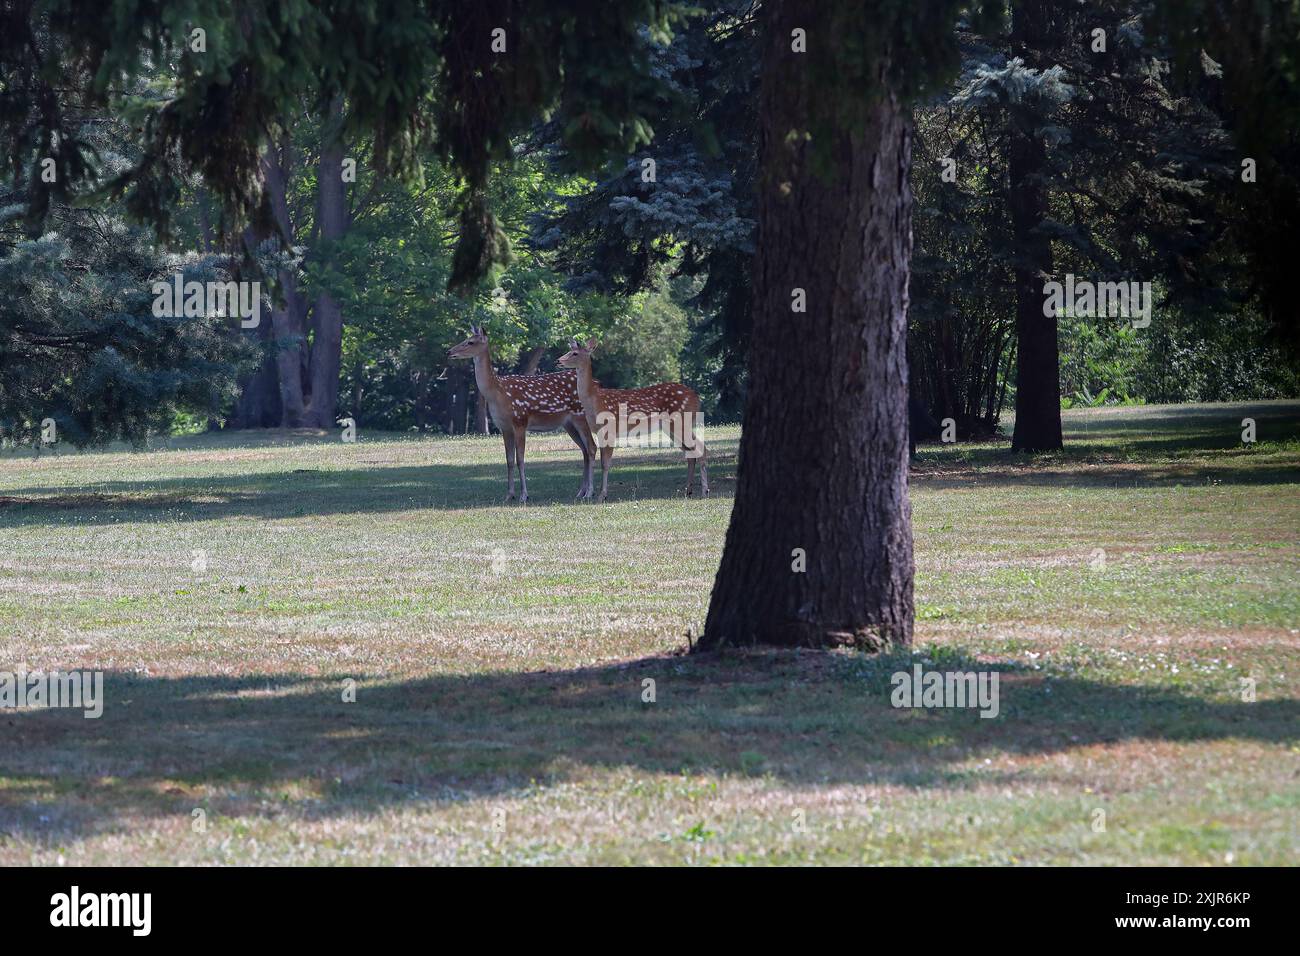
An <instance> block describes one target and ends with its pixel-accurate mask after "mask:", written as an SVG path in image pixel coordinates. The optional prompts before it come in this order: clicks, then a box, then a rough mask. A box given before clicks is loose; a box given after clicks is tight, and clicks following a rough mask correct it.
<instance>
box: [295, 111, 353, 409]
mask: <svg viewBox="0 0 1300 956" xmlns="http://www.w3.org/2000/svg"><path fill="white" fill-rule="evenodd" d="M342 115H343V110H342V105H341V104H340V103H338V102H336V103H335V104H334V105H333V106H332V107H331V109H330V114H329V122H328V126H327V129H326V132H325V141H324V143H323V144H322V146H321V153H320V164H319V166H318V167H317V168H318V175H317V178H316V190H317V193H316V198H317V212H316V222H317V225H318V226H319V234H320V244H321V248H322V250H323V252H324V255H326V256H329V255H330V254H331V252H332V247H333V244H334V243H335V242H337V241H338V240H339V239H342V238H343V236H344V235H345V234H346V233H347V231H348V204H347V194H346V192H345V190H344V188H343V141H342V139H341V138H340V136H339V129H338V126H339V123H340V122H341V120H342ZM311 327H312V343H311V405H310V407H309V408H308V416H307V417H308V423H309V424H311V425H314V426H315V427H317V428H333V427H334V426H335V424H336V422H335V418H336V416H337V412H338V399H339V367H340V363H341V362H342V358H343V310H342V307H341V306H340V305H339V303H338V302H337V301H335V299H334V297H333V296H332V295H330V294H329V293H328V292H321V293H320V294H319V295H318V296H317V298H316V304H315V306H314V307H313V308H312V326H311ZM354 411H355V409H354Z"/></svg>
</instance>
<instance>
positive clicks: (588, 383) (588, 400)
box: [574, 362, 600, 415]
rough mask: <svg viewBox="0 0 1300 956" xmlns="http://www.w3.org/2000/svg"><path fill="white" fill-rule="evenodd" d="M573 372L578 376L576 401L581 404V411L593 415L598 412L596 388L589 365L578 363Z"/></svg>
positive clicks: (598, 404)
mask: <svg viewBox="0 0 1300 956" xmlns="http://www.w3.org/2000/svg"><path fill="white" fill-rule="evenodd" d="M574 371H575V372H576V373H577V375H578V401H580V402H582V408H583V411H585V412H587V413H588V414H592V415H594V414H595V413H596V412H598V411H600V403H599V402H598V401H597V399H599V397H600V396H599V394H598V391H599V389H598V387H597V385H596V381H595V379H593V378H592V377H591V363H590V362H582V363H579V365H578V366H577V368H575V369H574Z"/></svg>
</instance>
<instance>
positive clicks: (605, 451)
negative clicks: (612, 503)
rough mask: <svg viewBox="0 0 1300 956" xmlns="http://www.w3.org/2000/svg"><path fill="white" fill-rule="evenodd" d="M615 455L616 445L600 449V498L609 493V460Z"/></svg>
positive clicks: (603, 498) (602, 498)
mask: <svg viewBox="0 0 1300 956" xmlns="http://www.w3.org/2000/svg"><path fill="white" fill-rule="evenodd" d="M613 457H614V447H613V446H612V445H606V446H605V447H603V448H601V450H600V500H601V501H602V502H604V500H605V496H606V495H607V494H609V461H610V459H611V458H613Z"/></svg>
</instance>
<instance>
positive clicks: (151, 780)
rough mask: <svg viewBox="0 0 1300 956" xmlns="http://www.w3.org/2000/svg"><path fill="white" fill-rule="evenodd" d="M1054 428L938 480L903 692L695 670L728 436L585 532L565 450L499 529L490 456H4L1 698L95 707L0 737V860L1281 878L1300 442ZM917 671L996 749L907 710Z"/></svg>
mask: <svg viewBox="0 0 1300 956" xmlns="http://www.w3.org/2000/svg"><path fill="white" fill-rule="evenodd" d="M1246 416H1250V417H1254V418H1255V419H1256V421H1257V423H1258V432H1259V439H1260V440H1259V442H1258V443H1257V444H1255V445H1253V446H1250V447H1243V446H1242V445H1241V442H1240V434H1241V425H1240V421H1241V418H1242V417H1246ZM1066 428H1067V442H1068V444H1069V447H1068V448H1067V450H1066V452H1064V453H1062V454H1060V455H1055V456H1048V457H1046V458H1043V459H1038V460H1034V461H1032V462H1029V461H1026V460H1025V459H1022V458H1018V457H1015V456H1012V455H1011V454H1010V453H1009V451H1008V450H1007V446H1006V445H1004V444H996V443H988V444H984V445H977V446H960V447H944V446H938V445H934V446H923V447H922V449H921V456H920V460H919V461H918V463H917V465H916V468H915V469H914V472H913V507H914V528H915V536H916V552H917V566H918V576H917V608H918V622H917V647H916V649H915V651H914V652H901V653H899V654H896V655H892V656H890V657H887V658H868V657H863V656H859V655H855V654H846V653H832V654H826V653H818V652H792V653H745V654H739V653H732V654H727V655H723V656H710V657H699V656H682V655H681V653H680V652H681V651H682V649H683V648H684V647H685V646H686V644H687V642H688V640H689V632H690V630H691V629H692V628H698V626H699V624H700V622H701V621H702V619H703V616H704V612H705V610H706V608H707V601H708V590H709V586H710V584H711V580H712V574H713V570H714V568H715V567H716V563H717V558H718V554H719V553H720V549H721V543H722V535H723V533H724V532H725V528H726V520H727V515H728V512H729V508H730V500H729V496H730V491H731V488H732V487H733V483H732V482H733V479H734V455H735V449H736V443H737V439H738V431H737V430H736V429H735V428H727V427H721V428H713V429H710V430H709V432H708V433H706V439H707V440H708V441H709V446H710V450H711V453H712V455H711V461H712V468H711V475H710V478H711V483H712V484H713V485H714V487H715V492H716V493H715V496H714V497H713V498H711V499H709V500H707V501H700V500H686V499H683V498H681V497H679V496H678V491H679V487H680V485H681V484H682V482H683V480H684V476H685V466H684V464H683V462H682V459H681V456H680V454H674V453H673V452H672V451H671V450H669V449H625V450H621V451H620V452H619V453H618V454H616V456H615V459H614V472H613V474H612V477H611V503H610V504H609V505H607V506H604V507H600V506H592V505H573V504H570V503H568V499H569V498H570V497H571V495H572V494H573V492H574V491H575V490H576V488H577V484H578V479H579V467H580V459H579V458H578V456H577V454H576V453H575V452H574V451H573V450H572V446H571V444H570V443H569V439H568V438H567V437H566V436H564V435H562V434H561V435H558V436H537V437H534V438H532V439H531V440H530V445H529V461H530V468H529V477H530V482H529V483H530V492H531V493H532V494H533V496H534V498H535V499H536V500H535V502H534V503H530V504H529V505H528V506H527V507H522V508H521V507H519V506H516V505H510V506H505V505H503V504H502V503H501V501H500V499H501V498H503V497H504V467H503V464H504V463H503V456H502V453H501V446H500V443H499V439H497V438H495V437H494V438H492V439H490V440H488V439H464V438H458V439H412V438H407V437H402V436H367V435H365V434H364V433H363V434H362V436H361V441H360V442H358V443H357V444H355V445H346V444H343V443H342V442H339V441H337V440H333V439H330V438H329V437H327V436H321V437H315V436H309V435H284V434H280V433H257V434H252V435H235V436H229V435H215V436H198V437H194V438H186V439H173V440H171V441H170V442H168V443H167V445H168V446H170V447H167V448H160V449H158V450H155V451H152V452H149V453H146V454H132V453H127V452H123V451H119V450H110V451H109V452H106V453H86V454H67V453H61V454H58V455H43V456H41V457H40V458H39V459H33V458H32V457H31V455H30V454H29V453H15V452H7V453H4V454H0V622H2V623H0V635H2V636H0V670H3V669H17V668H18V667H20V666H23V665H26V666H28V667H31V668H36V667H45V668H53V667H59V668H64V669H67V668H72V667H81V668H99V669H103V670H105V671H107V672H108V673H107V675H106V684H107V694H106V696H107V701H106V705H105V713H104V717H103V718H102V719H100V720H85V719H83V718H82V717H81V715H80V712H69V711H53V710H45V711H17V712H15V711H0V863H5V864H10V863H23V862H42V863H52V862H57V861H58V860H60V859H62V860H65V861H67V862H76V863H81V862H87V863H117V862H123V863H160V862H161V863H170V862H308V863H314V862H322V863H325V862H328V863H337V862H537V863H549V862H688V863H694V862H700V863H715V862H733V863H734V862H810V861H812V862H869V863H879V862H884V863H1094V864H1105V863H1212V864H1222V863H1294V862H1296V858H1297V844H1298V843H1300V837H1298V835H1297V832H1296V825H1295V821H1296V819H1297V809H1298V805H1300V786H1298V784H1297V781H1298V779H1300V777H1298V774H1300V742H1298V739H1297V736H1298V735H1297V727H1300V722H1298V721H1297V717H1300V707H1298V701H1300V684H1298V682H1297V664H1300V634H1298V633H1297V632H1298V631H1300V587H1298V586H1297V583H1296V582H1297V580H1300V574H1297V572H1298V571H1300V484H1298V483H1300V404H1297V403H1262V404H1254V405H1220V406H1186V407H1179V408H1168V407H1166V408H1135V409H1101V410H1081V411H1076V412H1069V413H1067V414H1066ZM200 555H201V557H202V561H199V560H198V558H199V556H200ZM914 660H915V661H920V662H923V663H924V665H925V666H926V667H935V668H940V669H943V670H970V669H982V670H996V671H997V672H998V674H999V678H1000V682H1001V692H1002V693H1001V696H1002V701H1001V712H1000V714H999V716H998V717H997V718H996V719H992V720H986V719H980V718H979V717H978V715H977V714H976V713H974V712H973V711H953V710H938V711H910V710H895V709H893V708H892V707H891V706H890V703H889V692H890V684H889V676H890V674H892V673H894V672H895V671H899V670H908V669H909V668H910V666H911V664H912V663H913V661H914ZM1243 678H1246V679H1249V680H1250V681H1252V682H1253V684H1254V686H1255V688H1256V693H1257V699H1256V700H1255V701H1254V702H1247V701H1245V700H1243V699H1242V681H1243ZM347 680H354V681H356V700H355V702H344V700H343V696H344V695H343V689H344V686H345V684H344V682H345V681H347ZM647 680H652V681H653V682H654V684H653V687H654V696H655V700H654V701H653V702H643V695H644V694H645V693H646V690H647V686H648V685H647V684H646V683H645V682H646V681H647ZM1099 809H1100V810H1102V811H1104V813H1105V820H1106V827H1105V829H1104V830H1102V831H1098V830H1096V829H1095V828H1094V827H1095V823H1096V819H1097V816H1096V811H1097V810H1099ZM196 810H201V811H202V813H201V814H200V816H201V817H202V818H203V821H204V823H205V827H204V828H202V829H198V828H196V823H195V811H196Z"/></svg>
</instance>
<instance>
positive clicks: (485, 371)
mask: <svg viewBox="0 0 1300 956" xmlns="http://www.w3.org/2000/svg"><path fill="white" fill-rule="evenodd" d="M474 384H475V385H477V386H478V393H479V394H480V395H482V396H484V397H485V398H489V399H495V398H496V397H497V393H498V392H500V391H501V382H500V381H499V380H498V379H497V373H496V370H495V369H494V368H492V350H491V349H484V350H483V351H482V352H480V353H479V354H478V355H475V356H474Z"/></svg>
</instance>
